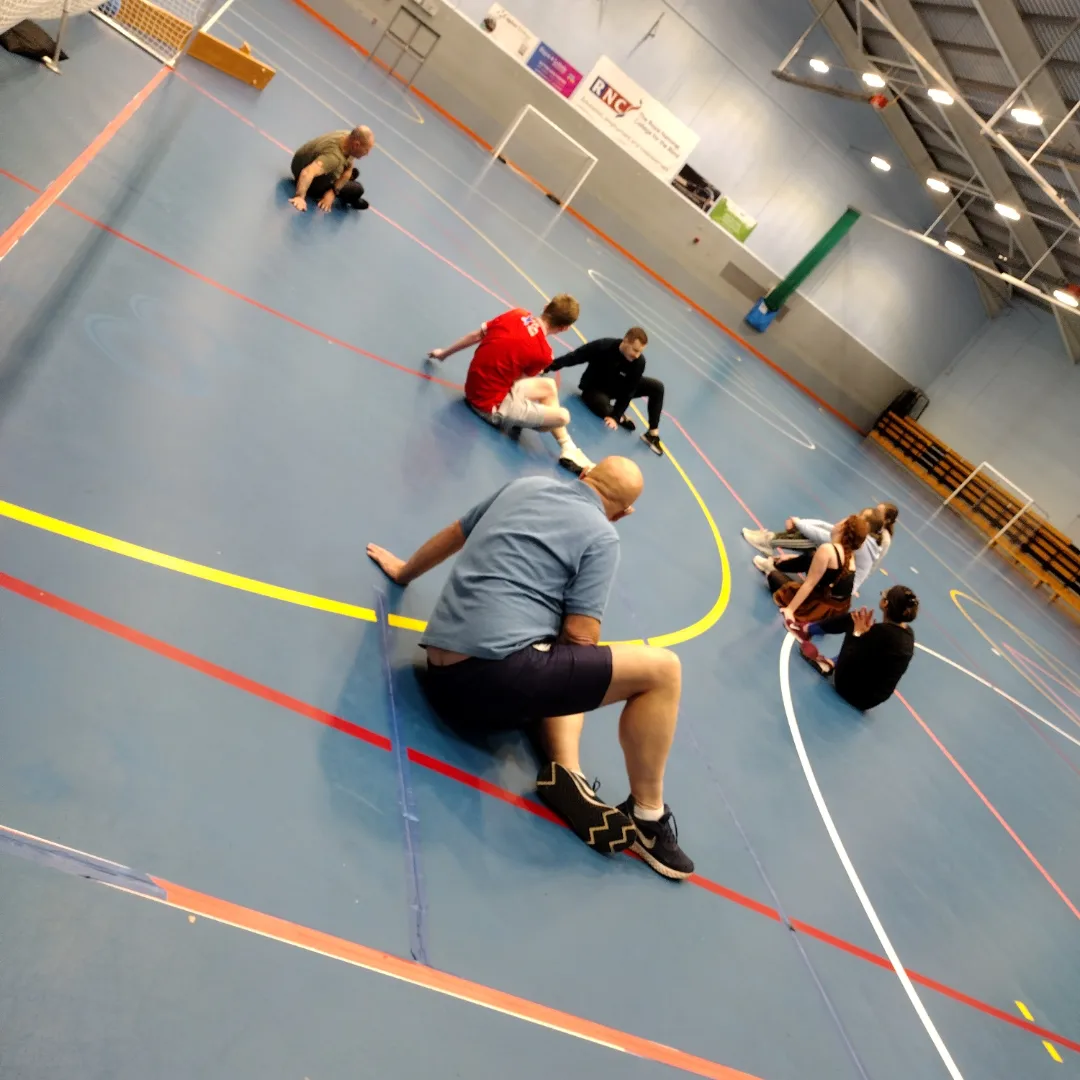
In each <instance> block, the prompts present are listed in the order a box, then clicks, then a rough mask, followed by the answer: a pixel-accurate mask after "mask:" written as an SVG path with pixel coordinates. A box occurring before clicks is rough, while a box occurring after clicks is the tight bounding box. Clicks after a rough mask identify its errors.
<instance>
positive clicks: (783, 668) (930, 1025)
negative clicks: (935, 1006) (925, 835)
mask: <svg viewBox="0 0 1080 1080" xmlns="http://www.w3.org/2000/svg"><path fill="white" fill-rule="evenodd" d="M794 644H795V638H793V637H792V636H791V635H790V634H785V635H784V644H783V645H781V646H780V694H781V696H782V697H783V699H784V711H785V712H786V713H787V720H788V727H789V728H790V729H791V738H792V740H793V741H794V743H795V752H796V753H797V754H798V755H799V763H800V764H801V765H802V769H803V772H804V773H805V774H806V782H807V784H809V785H810V794H811V795H813V796H814V802H815V803H816V804H817V808H818V813H819V814H821V820H822V821H823V822H824V823H825V830H826V831H827V832H828V834H829V839H830V840H832V844H833V847H834V848H836V854H837V855H838V856H839V858H840V862H841V864H842V865H843V867H844V871H845V873H846V874H847V876H848V880H849V881H850V882H851V887H852V888H853V889H854V890H855V895H856V896H857V897H858V898H859V903H860V904H862V909H863V911H864V912H866V917H867V918H868V919H869V920H870V925H871V926H872V927H873V928H874V933H875V934H876V935H877V939H878V941H879V942H880V943H881V947H882V948H883V949H884V950H885V955H886V956H887V957H888V958H889V963H890V964H892V967H893V971H895V972H896V977H897V978H898V979H899V980H900V985H901V986H903V988H904V993H905V994H907V996H908V1000H909V1001H910V1002H911V1005H912V1008H914V1010H915V1012H916V1013H917V1014H918V1017H919V1019H920V1020H921V1021H922V1025H923V1027H924V1028H926V1034H927V1035H929V1036H930V1041H931V1042H932V1043H933V1044H934V1047H935V1049H936V1050H937V1052H938V1054H939V1055H940V1056H941V1060H942V1062H943V1063H944V1065H945V1068H946V1070H947V1071H948V1073H949V1075H950V1076H951V1077H952V1078H953V1080H964V1077H963V1074H962V1073H961V1072H960V1070H959V1069H958V1068H957V1067H956V1062H955V1061H953V1058H952V1054H950V1053H949V1048H948V1047H947V1046H946V1045H945V1042H944V1040H943V1039H942V1038H941V1036H940V1035H939V1034H938V1029H937V1028H936V1027H935V1026H934V1021H933V1020H931V1019H930V1014H929V1013H928V1012H927V1011H926V1006H925V1005H924V1004H923V1003H922V998H920V997H919V994H918V991H917V990H916V989H915V987H914V986H913V985H912V982H911V979H910V978H908V973H907V971H905V970H904V965H903V964H902V963H901V962H900V957H899V956H898V955H897V952H896V949H894V948H893V944H892V942H891V941H890V940H889V935H888V934H886V933H885V927H884V926H882V925H881V920H880V919H879V918H878V914H877V912H876V911H875V910H874V905H873V904H872V903H870V897H869V896H867V894H866V889H864V888H863V883H862V882H861V881H860V880H859V875H858V873H857V872H856V870H855V867H854V865H853V864H852V862H851V859H850V858H849V856H848V853H847V849H846V848H845V847H844V841H843V840H841V839H840V834H839V832H837V830H836V823H835V822H834V821H833V818H832V814H830V813H829V807H828V806H827V805H826V803H825V797H824V796H823V795H822V794H821V788H820V787H819V786H818V782H817V777H816V776H815V775H814V769H813V766H812V765H811V764H810V758H809V757H808V756H807V753H806V747H805V746H804V745H803V740H802V733H801V732H800V731H799V722H798V720H796V719H795V708H794V706H793V705H792V703H791V679H790V671H789V668H790V665H791V649H792V647H793V646H794Z"/></svg>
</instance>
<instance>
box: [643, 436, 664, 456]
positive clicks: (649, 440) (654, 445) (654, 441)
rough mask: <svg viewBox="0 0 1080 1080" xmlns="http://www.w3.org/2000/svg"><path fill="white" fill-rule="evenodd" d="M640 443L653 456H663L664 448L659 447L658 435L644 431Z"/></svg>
mask: <svg viewBox="0 0 1080 1080" xmlns="http://www.w3.org/2000/svg"><path fill="white" fill-rule="evenodd" d="M641 441H642V442H643V443H644V444H645V445H646V446H647V447H648V448H649V449H650V450H651V451H652V452H653V453H654V454H657V455H658V456H659V457H663V456H664V448H663V446H661V445H660V436H659V435H653V434H652V432H650V431H646V432H645V434H644V435H642V436H641Z"/></svg>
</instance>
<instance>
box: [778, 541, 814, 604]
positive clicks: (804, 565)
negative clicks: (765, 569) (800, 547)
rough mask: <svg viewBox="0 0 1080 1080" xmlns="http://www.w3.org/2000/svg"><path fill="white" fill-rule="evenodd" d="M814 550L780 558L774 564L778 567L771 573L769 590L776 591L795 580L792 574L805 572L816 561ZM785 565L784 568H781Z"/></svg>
mask: <svg viewBox="0 0 1080 1080" xmlns="http://www.w3.org/2000/svg"><path fill="white" fill-rule="evenodd" d="M816 550H817V549H816V548H815V549H814V551H804V552H803V553H802V554H801V555H792V556H791V558H789V559H778V560H777V561H776V562H775V563H773V565H774V566H775V567H776V568H777V569H775V570H773V571H771V572H770V573H769V578H768V581H769V592H772V593H774V592H776V590H777V589H779V588H780V586H781V585H786V584H787V583H788V582H789V581H791V580H793V579H792V577H791V575H792V574H805V573H806V572H807V570H809V569H810V564H811V563H812V562H813V561H814V554H815V552H816ZM780 567H783V570H781V569H780Z"/></svg>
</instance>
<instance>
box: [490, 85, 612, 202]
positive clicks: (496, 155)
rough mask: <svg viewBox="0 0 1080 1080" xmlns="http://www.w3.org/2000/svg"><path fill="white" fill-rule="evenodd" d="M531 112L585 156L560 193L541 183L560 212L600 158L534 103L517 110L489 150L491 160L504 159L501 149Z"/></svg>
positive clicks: (545, 192)
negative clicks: (583, 162) (568, 184)
mask: <svg viewBox="0 0 1080 1080" xmlns="http://www.w3.org/2000/svg"><path fill="white" fill-rule="evenodd" d="M530 114H532V115H533V116H536V117H538V118H539V119H541V120H543V121H544V123H545V124H547V125H548V127H550V128H554V129H555V131H557V132H558V133H559V134H560V135H561V136H562V137H563V138H564V139H565V140H566V141H567V142H568V143H569V144H570V145H571V146H573V147H574V149H576V150H578V151H579V152H580V153H581V154H582V155H583V156H584V157H585V166H584V168H583V169H582V170H581V172H580V173H579V174H578V176H577V178H576V179H575V180H574V181H573V183H572V184H571V186H570V188H569V189H568V190H567V191H566V192H565V193H564V194H562V195H556V194H555V193H554V192H551V191H548V190H547V188H546V186H545V185H543V184H541V185H540V186H541V187H543V188H544V194H545V195H547V197H548V198H549V199H551V201H552V202H554V203H556V204H557V205H558V207H559V211H560V213H561V212H562V211H563V210H564V209H565V208H566V207H567V206H569V205H570V202H571V200H572V199H573V198H574V196H575V195H577V193H578V192H579V191H580V190H581V187H582V185H583V184H584V183H585V181H586V180H588V179H589V176H590V174H591V173H592V171H593V169H594V168H596V163H597V162H598V161H599V160H600V159H599V158H598V157H597V156H596V155H595V154H594V153H593V152H592V151H591V150H588V149H586V148H585V147H584V146H582V145H581V143H579V142H578V141H577V139H575V138H574V137H573V136H571V135H568V134H567V133H566V132H565V131H563V129H562V128H561V127H559V125H558V124H556V123H555V121H554V120H552V119H551V118H550V117H549V116H545V115H544V114H543V113H542V112H541V111H540V110H539V109H538V108H536V107H535V106H534V105H524V106H522V108H521V109H520V110H518V114H517V116H515V117H514V119H513V122H512V123H511V124H510V126H509V127H508V128H507V129H506V131H505V132H504V133H503V137H502V138H501V139H500V140H499V143H498V145H497V146H496V147H495V148H494V149H493V150H492V151H491V157H492V160H499V161H503V162H505V161H506V158H505V157H504V156H503V151H504V150H505V149H506V147H507V145H508V144H509V142H510V140H511V139H512V138H513V137H514V132H515V131H517V129H518V128H519V127H521V124H522V121H524V119H525V118H526V117H527V116H529V115H530Z"/></svg>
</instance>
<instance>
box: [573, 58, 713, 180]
mask: <svg viewBox="0 0 1080 1080" xmlns="http://www.w3.org/2000/svg"><path fill="white" fill-rule="evenodd" d="M571 101H572V103H573V104H574V105H575V106H576V107H577V109H578V111H579V112H581V113H582V114H583V115H584V116H586V117H587V118H588V119H589V120H591V121H592V123H594V124H595V125H596V126H597V127H598V128H599V129H600V130H601V131H602V132H603V133H604V134H605V135H607V136H608V137H609V138H610V139H612V140H614V141H615V142H616V143H618V145H619V146H621V147H622V148H623V149H624V150H625V151H626V152H627V153H628V154H629V155H630V156H631V157H633V158H634V160H635V161H638V162H640V163H641V164H642V165H644V166H645V168H646V169H648V170H649V171H650V172H652V173H655V174H656V175H657V176H659V177H660V178H661V179H663V180H666V181H668V182H670V181H672V180H674V179H675V177H676V176H677V175H678V173H679V170H680V169H681V168H682V167H683V165H684V164H685V163H686V159H687V158H688V157H689V156H690V154H691V152H692V151H693V149H694V147H696V146H697V144H698V139H699V137H698V136H697V135H695V134H694V132H693V131H691V130H690V128H688V127H687V126H686V125H685V124H684V123H683V122H682V121H681V120H677V119H676V118H675V117H674V116H672V115H671V113H670V112H668V110H667V109H666V108H664V106H663V105H661V104H660V102H658V101H656V100H655V99H654V98H652V97H650V96H649V95H648V94H647V93H646V92H645V91H644V90H642V89H641V87H640V86H638V84H637V83H636V82H634V81H633V79H631V78H630V76H629V75H627V74H625V73H624V72H623V71H620V70H619V68H618V67H616V66H615V64H614V62H613V61H612V60H610V59H609V58H608V57H606V56H601V57H600V59H599V60H597V61H596V64H595V66H594V67H593V69H592V71H590V72H589V74H588V75H586V76H585V78H584V79H582V80H581V85H580V86H578V88H577V91H576V92H575V93H574V96H573V98H571Z"/></svg>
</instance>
